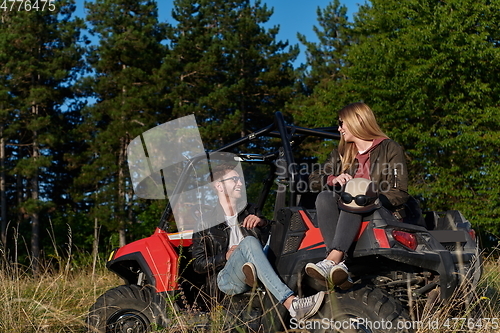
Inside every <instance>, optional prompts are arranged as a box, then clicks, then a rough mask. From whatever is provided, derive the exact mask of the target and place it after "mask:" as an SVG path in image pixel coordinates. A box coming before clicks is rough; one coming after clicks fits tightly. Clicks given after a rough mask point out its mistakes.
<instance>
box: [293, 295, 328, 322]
mask: <svg viewBox="0 0 500 333" xmlns="http://www.w3.org/2000/svg"><path fill="white" fill-rule="evenodd" d="M324 297H325V293H324V292H323V291H320V292H319V293H317V294H315V295H312V296H309V297H304V298H299V297H296V298H295V299H294V300H293V301H292V305H291V309H290V310H291V311H290V314H291V315H292V317H293V318H295V319H297V320H305V319H307V318H310V317H312V316H314V315H315V314H316V312H318V310H319V308H320V307H321V304H323V298H324Z"/></svg>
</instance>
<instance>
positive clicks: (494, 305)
mask: <svg viewBox="0 0 500 333" xmlns="http://www.w3.org/2000/svg"><path fill="white" fill-rule="evenodd" d="M415 328H416V332H417V333H431V332H432V333H449V332H450V333H451V332H475V333H493V332H495V333H496V332H500V259H498V258H494V257H489V258H487V259H486V260H485V261H484V262H483V275H482V277H481V280H480V282H479V285H478V286H477V288H476V289H472V288H471V284H470V281H469V280H464V282H463V283H462V284H461V285H460V286H459V288H457V289H456V290H455V293H454V294H453V296H452V298H451V299H450V300H449V301H448V302H446V303H444V304H438V303H436V304H434V306H433V307H432V308H430V309H429V310H428V311H426V312H424V314H423V316H422V317H421V318H420V319H419V320H418V321H417V322H416V323H415Z"/></svg>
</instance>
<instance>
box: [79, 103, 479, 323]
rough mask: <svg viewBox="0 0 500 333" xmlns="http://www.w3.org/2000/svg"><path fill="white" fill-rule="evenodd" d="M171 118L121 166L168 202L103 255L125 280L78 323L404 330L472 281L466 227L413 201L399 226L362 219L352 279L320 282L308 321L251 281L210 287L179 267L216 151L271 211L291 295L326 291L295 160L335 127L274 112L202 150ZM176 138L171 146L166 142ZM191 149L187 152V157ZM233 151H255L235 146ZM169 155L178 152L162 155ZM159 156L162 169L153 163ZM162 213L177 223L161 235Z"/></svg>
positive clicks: (309, 196)
mask: <svg viewBox="0 0 500 333" xmlns="http://www.w3.org/2000/svg"><path fill="white" fill-rule="evenodd" d="M193 119H194V118H192V119H191V120H193ZM174 125H175V128H176V129H175V130H172V128H155V132H154V133H148V132H146V133H144V134H143V135H142V136H141V138H140V139H138V141H137V142H136V143H137V144H136V146H135V148H133V147H132V148H133V149H131V147H130V146H129V163H130V161H131V160H134V159H135V160H136V161H140V163H139V164H140V165H141V166H140V167H131V177H132V181H133V182H134V185H135V192H136V194H137V195H138V196H142V197H149V198H155V197H156V198H162V197H165V196H168V199H169V200H170V203H169V204H167V206H166V209H165V212H164V214H163V216H162V217H161V220H160V223H159V225H158V227H157V229H156V230H155V232H154V233H153V234H152V235H151V236H150V237H147V238H145V239H141V240H138V241H135V242H133V243H130V244H128V245H126V246H124V247H121V248H119V249H116V250H115V251H114V252H113V253H112V254H111V256H110V257H109V261H108V262H107V267H108V268H109V269H110V270H111V271H113V272H115V273H116V274H118V275H119V276H120V277H121V278H123V280H124V282H125V284H124V285H121V286H117V287H115V288H113V289H110V290H108V291H107V292H105V293H104V294H103V295H101V296H100V297H99V298H98V299H97V301H96V303H95V304H94V305H93V306H92V307H91V309H90V311H89V315H88V324H89V327H91V329H92V330H93V331H98V332H123V333H125V332H127V333H131V332H149V331H151V330H155V329H157V328H168V329H169V331H171V332H176V331H183V332H184V331H185V329H186V327H188V328H189V329H190V330H191V331H204V330H211V331H214V332H215V331H220V330H222V329H228V330H237V331H248V332H254V331H255V332H277V331H286V330H288V329H305V330H306V331H309V332H331V331H356V332H411V331H413V330H414V329H415V326H414V323H415V321H416V320H418V319H419V316H420V315H421V313H422V311H424V310H425V309H429V308H432V306H433V305H434V304H435V303H436V302H439V301H441V302H446V301H447V300H449V299H450V298H451V296H452V294H453V293H454V292H455V291H456V289H457V288H458V286H459V285H460V284H461V282H462V281H464V280H467V281H469V282H468V284H467V285H468V286H469V287H470V288H471V289H472V288H474V286H475V285H476V284H477V282H478V280H479V278H480V275H481V270H480V263H479V258H478V247H477V244H476V242H475V234H474V231H473V229H471V226H470V223H469V222H468V221H467V220H466V219H465V218H464V217H463V216H462V215H461V213H460V212H458V211H453V210H450V211H446V212H442V213H440V212H434V211H431V212H425V213H422V212H421V211H420V210H419V208H418V206H415V205H414V206H413V208H411V207H410V208H409V210H408V213H407V217H406V218H405V220H404V221H403V222H400V221H399V220H397V219H396V218H395V217H394V215H393V214H392V213H391V212H389V211H388V210H386V209H385V208H380V209H378V210H376V211H374V212H373V213H372V214H371V215H370V216H368V217H367V218H366V219H365V220H364V222H363V223H362V227H361V229H360V230H359V233H358V236H357V238H356V241H355V242H354V244H353V245H352V247H351V249H350V251H349V253H348V258H347V262H346V264H347V266H348V267H349V270H350V273H351V276H352V278H353V280H354V282H355V283H354V285H353V286H352V288H350V289H349V290H340V289H333V290H330V291H329V293H328V297H326V299H325V301H324V303H323V305H322V307H321V308H320V310H319V312H318V313H317V314H316V315H315V316H314V317H313V318H311V319H310V320H308V321H307V322H294V320H293V319H290V318H289V316H288V311H286V309H285V308H284V307H283V306H281V305H277V301H276V299H274V298H273V297H272V295H270V294H269V293H267V292H266V290H265V289H264V288H262V287H259V288H257V289H254V290H251V291H249V292H248V293H245V294H242V295H238V296H234V297H223V296H224V295H220V294H219V295H216V294H217V290H213V289H212V290H211V289H210V288H209V286H208V285H207V284H206V277H205V276H200V275H198V274H196V273H194V271H193V270H192V268H191V265H190V259H191V258H190V246H191V235H192V231H193V229H196V223H197V221H198V220H199V219H200V215H202V211H203V209H204V207H205V206H210V205H213V203H210V200H212V199H213V195H210V194H209V192H203V191H202V190H200V188H203V187H204V186H206V183H207V180H206V179H205V180H204V178H203V175H202V174H203V173H204V172H203V171H200V170H202V169H203V168H210V165H211V163H214V161H215V160H216V159H218V158H219V157H220V156H225V157H227V156H230V158H232V159H233V160H235V161H238V162H241V164H242V165H243V167H242V168H243V171H242V172H243V173H244V175H245V177H246V180H247V183H248V180H251V184H252V185H251V186H250V185H249V186H248V188H249V190H248V192H249V193H257V192H258V193H259V194H258V195H257V196H255V197H254V198H252V199H251V200H250V201H252V202H253V203H254V204H256V205H257V206H258V207H260V208H261V209H263V211H266V209H268V210H269V207H272V208H271V209H272V212H271V213H269V215H272V216H269V218H270V219H272V220H273V222H272V226H271V230H270V238H269V243H268V244H269V249H268V257H269V260H270V262H271V263H272V264H273V265H274V267H275V269H276V272H277V273H278V274H279V276H280V277H281V278H282V280H283V281H284V282H285V283H286V284H287V285H288V286H289V287H290V288H291V289H292V290H294V291H295V292H296V293H297V294H298V295H300V296H308V295H312V294H314V293H316V292H317V291H318V290H327V287H326V286H324V285H322V284H321V283H319V282H318V281H316V280H313V279H311V278H310V277H308V276H307V275H306V274H305V273H304V267H305V265H306V264H307V263H309V262H317V261H319V260H322V259H323V258H324V257H325V245H324V243H323V239H322V237H321V233H320V231H319V229H318V228H317V223H316V212H315V207H314V201H315V197H316V195H317V193H313V192H311V191H310V189H309V187H308V186H307V172H303V171H304V168H303V167H301V166H303V165H305V164H304V163H305V162H304V161H306V159H304V158H303V157H300V158H301V159H300V160H299V158H298V157H297V156H298V155H300V154H299V152H301V148H300V147H301V145H303V144H304V143H305V142H307V140H309V139H311V138H312V139H314V140H327V141H328V140H337V139H338V138H339V133H338V132H337V130H336V129H333V128H323V129H308V128H301V127H297V126H291V125H287V124H286V122H285V120H284V117H283V115H282V114H281V113H280V112H277V113H276V114H275V120H274V123H272V124H270V125H269V126H267V127H265V128H263V129H261V130H259V131H256V132H254V133H252V134H250V135H247V136H245V137H243V138H241V139H239V140H237V141H235V142H232V143H230V144H227V145H226V146H224V147H222V148H220V149H218V150H217V151H213V152H211V153H210V154H206V153H205V152H204V149H203V147H199V141H200V140H199V137H197V135H196V134H195V135H194V136H189V135H186V131H193V130H195V132H194V133H197V129H196V124H195V123H194V125H193V123H189V124H180V123H175V124H174ZM179 128H180V129H179ZM160 132H168V133H169V135H170V136H169V137H165V136H163V134H161V133H160ZM158 133H160V134H158ZM182 141H184V142H182ZM151 142H153V143H151ZM155 142H156V143H157V144H154V143H155ZM165 142H166V143H167V144H168V145H167V146H165V145H164V144H165ZM159 143H162V144H163V145H160V144H159ZM315 144H318V143H317V142H316V143H315ZM131 145H132V144H131ZM179 145H180V146H181V148H179V149H178V150H177V151H176V152H175V153H172V149H173V148H172V147H174V146H179ZM193 146H196V149H194V150H197V152H198V153H197V154H193V153H192V150H193V149H192V147H193ZM187 147H189V149H188V148H187ZM241 147H247V148H248V147H250V148H251V149H252V151H253V152H255V151H258V152H259V153H258V154H255V153H248V152H241V150H238V149H241ZM187 150H191V152H190V153H187ZM217 154H220V156H219V155H217ZM173 155H178V156H181V157H180V158H177V159H176V158H173V162H172V161H170V160H171V159H172V158H171V157H172V156H173ZM158 159H160V160H162V161H163V162H162V163H163V165H161V166H159V164H157V161H156V160H158ZM169 161H170V162H169ZM141 163H142V164H141ZM160 164H161V163H160ZM165 165H168V166H165ZM197 165H202V166H203V167H201V168H199V167H198V166H197ZM246 165H248V168H249V169H245V168H246V167H245V166H246ZM160 169H161V171H160V172H157V171H158V170H160ZM263 170H266V173H265V174H264V173H263ZM155 172H156V174H155ZM171 175H174V176H173V177H172V176H171ZM259 177H260V178H261V179H257V178H259ZM134 179H135V180H134ZM193 180H195V181H194V183H193ZM144 184H146V185H144ZM151 185H153V187H154V188H155V189H154V190H153V191H150V187H151ZM257 185H258V186H259V187H260V191H256V189H255V188H256V186H257ZM152 192H154V193H152ZM166 194H167V195H166ZM250 195H251V194H249V196H250ZM188 197H191V201H189V202H190V203H187V199H186V198H188ZM193 198H194V200H193ZM173 221H175V223H176V224H177V227H178V230H177V231H176V232H174V233H172V232H168V231H169V228H171V227H172V223H173ZM188 331H189V330H188Z"/></svg>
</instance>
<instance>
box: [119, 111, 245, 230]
mask: <svg viewBox="0 0 500 333" xmlns="http://www.w3.org/2000/svg"><path fill="white" fill-rule="evenodd" d="M127 153H128V156H127V158H128V166H129V171H130V177H131V181H132V185H133V188H134V192H135V194H136V195H137V196H138V197H140V198H144V199H168V200H169V203H170V206H171V209H172V212H173V215H174V218H175V223H176V225H177V229H178V231H185V230H194V231H199V230H203V229H207V228H210V227H212V226H214V225H217V224H219V223H221V222H223V220H224V216H222V217H221V216H220V214H217V213H216V212H217V211H218V207H219V199H218V196H217V194H216V191H215V189H214V174H213V171H214V169H217V167H218V166H222V165H224V167H228V166H229V167H230V169H231V170H234V171H235V172H236V173H237V174H238V175H239V177H242V178H241V187H240V188H239V189H238V190H239V192H240V197H239V199H238V201H237V204H236V207H234V208H235V213H239V212H240V211H242V210H243V209H244V208H245V207H246V205H247V197H246V188H245V181H244V178H243V177H244V175H243V171H242V169H241V164H240V160H239V158H238V156H236V155H235V154H231V153H226V152H211V153H207V152H206V151H205V148H204V146H203V142H202V140H201V136H200V133H199V131H198V125H197V123H196V120H195V118H194V116H193V115H190V116H186V117H182V118H179V119H176V120H173V121H170V122H167V123H164V124H161V125H159V126H156V127H154V128H152V129H150V130H148V131H146V132H144V133H142V134H141V135H140V136H138V137H136V138H135V139H134V140H132V142H130V144H129V146H128V150H127ZM233 174H234V173H233ZM235 183H236V182H235ZM230 185H231V184H230ZM221 219H222V220H221Z"/></svg>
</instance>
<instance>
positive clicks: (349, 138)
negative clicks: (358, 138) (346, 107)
mask: <svg viewBox="0 0 500 333" xmlns="http://www.w3.org/2000/svg"><path fill="white" fill-rule="evenodd" d="M338 131H339V132H340V134H341V135H342V136H343V137H344V140H345V141H346V142H353V140H354V135H353V134H352V133H351V131H350V130H349V127H348V126H347V124H346V123H345V122H343V121H342V120H339V128H338Z"/></svg>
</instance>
